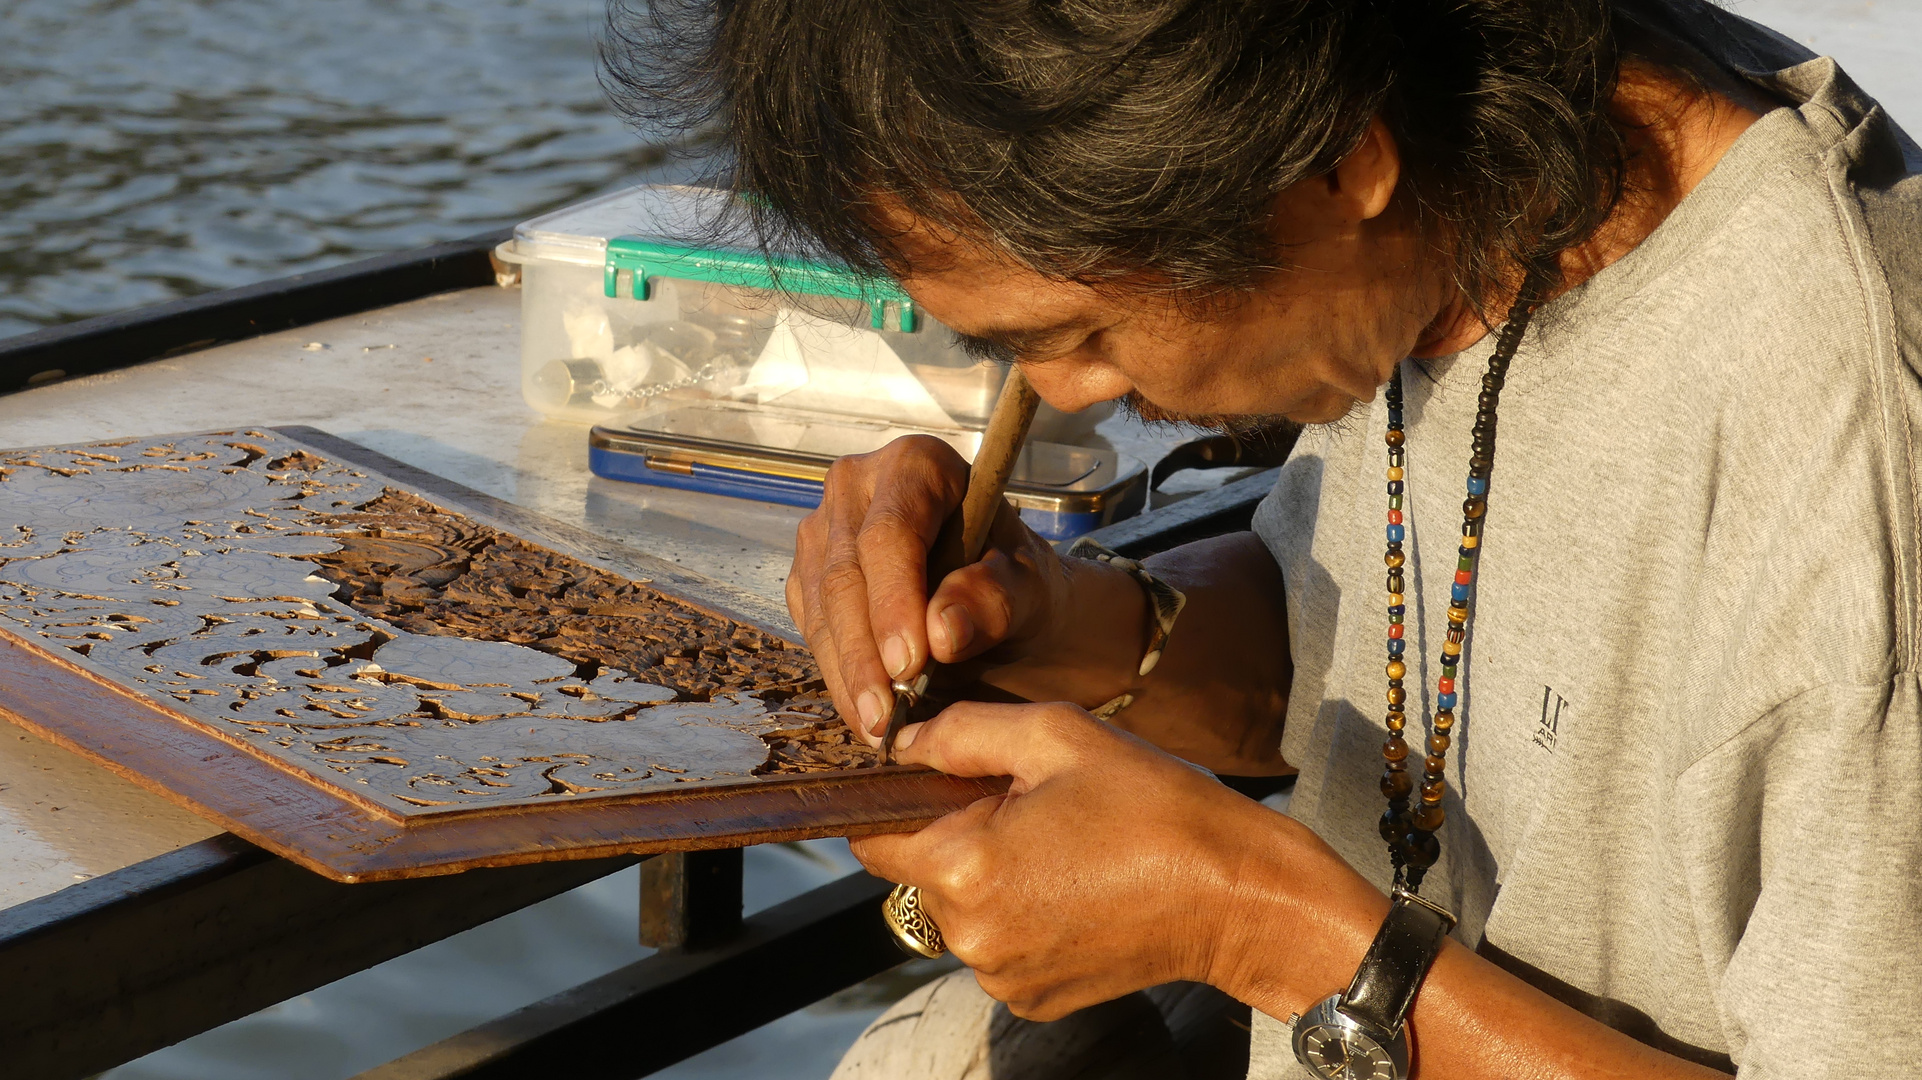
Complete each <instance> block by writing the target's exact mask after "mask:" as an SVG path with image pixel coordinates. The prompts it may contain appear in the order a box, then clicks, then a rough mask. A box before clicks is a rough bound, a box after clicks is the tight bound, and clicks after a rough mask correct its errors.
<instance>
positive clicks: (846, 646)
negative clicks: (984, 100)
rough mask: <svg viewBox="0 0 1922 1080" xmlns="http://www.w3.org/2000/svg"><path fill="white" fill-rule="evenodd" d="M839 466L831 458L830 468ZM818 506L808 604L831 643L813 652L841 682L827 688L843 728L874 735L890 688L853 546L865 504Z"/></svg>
mask: <svg viewBox="0 0 1922 1080" xmlns="http://www.w3.org/2000/svg"><path fill="white" fill-rule="evenodd" d="M840 464H841V463H840V462H836V468H839V467H840ZM823 506H824V507H826V508H829V514H830V519H829V523H828V527H827V542H826V545H825V552H824V555H823V557H822V567H821V577H820V582H819V585H818V587H817V589H816V593H817V595H816V597H815V600H814V601H813V603H815V604H818V606H819V608H820V611H819V614H818V615H817V616H816V618H817V619H818V624H817V625H818V626H819V627H820V630H819V633H820V634H821V635H822V636H824V637H827V638H831V639H832V640H833V646H832V648H831V650H828V651H827V652H825V653H824V652H822V651H820V650H817V651H816V653H815V656H816V658H817V659H820V660H823V665H822V666H823V668H826V667H827V663H826V662H825V661H826V657H827V656H832V658H833V666H834V668H835V669H836V671H837V673H838V679H839V681H840V684H841V685H840V688H839V689H838V690H836V689H835V687H834V685H833V683H832V682H830V683H829V689H830V691H831V692H833V693H834V701H835V704H836V705H838V706H839V707H840V709H841V713H842V715H843V716H845V717H851V718H853V719H852V720H851V722H850V723H849V724H848V726H849V727H851V728H854V729H855V730H857V731H865V732H867V733H869V734H873V735H879V734H880V733H881V732H882V731H884V730H885V729H886V727H887V718H888V712H889V709H890V703H891V702H892V700H893V692H892V691H891V690H890V689H889V687H888V684H889V679H888V674H887V669H886V668H885V667H883V666H882V663H881V654H880V651H879V650H877V649H876V648H875V644H874V632H873V629H872V627H871V626H870V624H869V622H868V583H867V575H866V574H865V573H863V572H862V570H861V559H860V551H859V548H858V546H857V543H858V540H859V536H860V529H861V522H862V520H863V519H864V518H865V517H866V510H867V506H866V502H865V501H864V500H859V499H855V498H846V497H837V498H835V499H834V500H833V501H832V503H823ZM810 640H812V636H811V637H810Z"/></svg>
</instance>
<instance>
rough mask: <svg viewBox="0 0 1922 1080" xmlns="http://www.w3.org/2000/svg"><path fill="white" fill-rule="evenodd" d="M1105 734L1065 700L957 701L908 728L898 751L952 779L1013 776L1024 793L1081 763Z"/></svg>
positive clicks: (902, 756) (905, 758)
mask: <svg viewBox="0 0 1922 1080" xmlns="http://www.w3.org/2000/svg"><path fill="white" fill-rule="evenodd" d="M1105 731H1106V728H1105V726H1104V725H1103V724H1102V723H1101V722H1100V721H1098V720H1096V719H1094V718H1093V717H1092V716H1089V715H1088V713H1087V710H1085V709H1082V708H1080V707H1079V706H1076V705H1069V704H1066V703H1062V702H1054V703H1048V704H1039V705H1037V704H1029V703H1021V704H1013V705H1009V704H1001V703H995V702H986V701H958V702H955V703H954V704H953V705H950V706H948V707H947V708H946V709H943V710H942V711H941V714H940V715H938V716H936V717H935V718H934V719H932V720H929V721H927V722H926V723H921V724H915V725H912V726H910V727H908V728H906V729H905V730H903V731H902V732H901V741H900V742H899V743H898V744H897V745H896V747H895V753H896V756H897V757H899V758H900V760H901V761H903V762H907V763H909V764H914V765H926V766H928V767H930V768H933V769H938V770H940V771H941V772H944V773H947V774H948V775H950V776H1011V777H1013V778H1014V785H1013V787H1012V789H1011V790H1012V791H1013V792H1014V793H1015V794H1020V793H1021V792H1024V791H1027V790H1030V789H1032V788H1033V787H1035V786H1036V785H1038V784H1040V783H1042V782H1043V781H1045V780H1047V779H1048V778H1049V777H1051V776H1053V775H1055V774H1056V773H1058V772H1061V771H1062V770H1064V769H1067V768H1071V767H1073V766H1074V765H1076V764H1077V763H1079V762H1080V761H1081V760H1083V758H1084V757H1085V756H1086V751H1087V749H1088V744H1089V742H1090V741H1091V739H1098V738H1100V737H1101V736H1102V734H1103V733H1104V732H1105Z"/></svg>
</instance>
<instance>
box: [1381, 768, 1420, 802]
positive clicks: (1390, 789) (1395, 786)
mask: <svg viewBox="0 0 1922 1080" xmlns="http://www.w3.org/2000/svg"><path fill="white" fill-rule="evenodd" d="M1413 790H1415V778H1414V777H1412V776H1409V775H1408V770H1407V769H1403V768H1399V767H1393V768H1389V769H1385V770H1383V771H1382V774H1381V793H1382V797H1383V798H1388V799H1406V798H1407V797H1408V793H1409V792H1411V791H1413Z"/></svg>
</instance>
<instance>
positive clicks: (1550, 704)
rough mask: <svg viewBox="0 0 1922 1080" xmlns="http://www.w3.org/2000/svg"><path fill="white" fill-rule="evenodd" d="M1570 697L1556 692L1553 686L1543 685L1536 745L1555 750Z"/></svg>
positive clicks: (1536, 728) (1550, 751)
mask: <svg viewBox="0 0 1922 1080" xmlns="http://www.w3.org/2000/svg"><path fill="white" fill-rule="evenodd" d="M1568 711H1569V709H1568V699H1567V698H1565V697H1563V696H1562V695H1560V694H1558V693H1556V692H1555V688H1554V687H1552V686H1543V687H1542V718H1541V722H1540V723H1538V724H1536V725H1535V745H1536V746H1539V747H1541V748H1542V749H1544V750H1546V751H1548V752H1549V753H1551V754H1552V753H1554V752H1555V740H1556V738H1557V737H1558V736H1559V735H1560V733H1561V727H1562V720H1563V719H1564V718H1565V717H1566V716H1567V715H1568Z"/></svg>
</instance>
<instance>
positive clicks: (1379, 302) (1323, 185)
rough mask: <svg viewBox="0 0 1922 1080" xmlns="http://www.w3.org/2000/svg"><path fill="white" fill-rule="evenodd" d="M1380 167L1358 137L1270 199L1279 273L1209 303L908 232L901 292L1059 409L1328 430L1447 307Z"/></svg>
mask: <svg viewBox="0 0 1922 1080" xmlns="http://www.w3.org/2000/svg"><path fill="white" fill-rule="evenodd" d="M1384 143H1385V144H1386V145H1383V144H1384ZM1357 159H1362V160H1359V161H1358V160H1357ZM1392 159H1393V148H1392V142H1390V141H1389V140H1388V136H1387V133H1386V132H1385V130H1384V131H1380V132H1379V133H1373V132H1371V139H1370V141H1369V142H1365V143H1364V144H1363V146H1362V148H1360V149H1358V150H1357V151H1356V152H1355V153H1354V154H1351V155H1350V157H1349V159H1348V160H1347V161H1344V162H1343V164H1342V165H1341V166H1340V167H1338V168H1337V169H1336V170H1335V171H1334V172H1332V173H1330V174H1328V175H1327V176H1326V177H1315V178H1312V179H1309V180H1305V181H1303V182H1301V183H1299V184H1296V185H1294V186H1292V187H1290V188H1288V189H1287V190H1285V191H1284V192H1282V194H1281V195H1280V196H1279V197H1278V198H1277V199H1276V202H1275V210H1274V215H1273V218H1272V228H1273V230H1274V232H1273V235H1274V237H1275V238H1276V239H1277V240H1279V241H1280V243H1281V244H1282V245H1283V251H1284V252H1285V255H1286V258H1287V260H1288V262H1289V268H1288V269H1286V270H1283V271H1280V272H1277V273H1274V274H1271V275H1269V276H1268V277H1267V278H1266V279H1265V280H1264V281H1262V282H1260V283H1259V284H1257V285H1255V286H1253V287H1252V288H1250V289H1248V290H1245V291H1243V292H1240V293H1237V294H1236V295H1234V296H1231V297H1228V298H1225V299H1224V300H1223V301H1222V302H1220V303H1218V304H1212V305H1208V306H1206V307H1201V308H1197V306H1196V305H1187V306H1184V305H1182V304H1180V303H1177V302H1176V301H1174V300H1173V299H1171V298H1169V297H1167V296H1165V295H1162V294H1157V293H1156V292H1154V291H1152V290H1149V289H1142V290H1126V289H1116V288H1109V289H1102V290H1096V289H1094V288H1091V287H1089V286H1085V285H1079V284H1075V283H1071V282H1063V281H1060V280H1056V279H1052V278H1047V277H1043V276H1042V275H1040V274H1037V273H1035V272H1034V271H1032V270H1029V269H1027V268H1026V267H1022V266H1019V265H1016V264H1014V263H1013V262H1012V261H1011V260H1008V259H1006V258H1003V257H998V256H997V254H996V253H995V252H994V251H993V250H992V249H990V248H987V247H986V246H984V245H982V244H979V243H976V242H972V241H970V240H967V239H965V238H961V237H956V236H953V235H951V234H950V235H939V234H936V233H934V232H933V231H932V230H930V229H928V228H926V227H922V226H920V225H918V223H914V222H912V221H908V222H899V223H901V224H906V225H908V228H907V231H906V234H905V236H904V237H903V242H902V250H903V254H904V255H905V256H906V258H907V262H908V264H909V267H910V268H911V270H910V272H909V273H907V274H905V275H904V276H903V279H902V284H903V285H904V286H905V287H906V288H907V290H908V292H909V294H910V295H912V296H913V297H914V299H915V302H916V303H917V304H918V305H920V306H921V307H922V308H923V309H925V310H926V311H927V313H928V314H930V315H932V316H934V317H935V318H937V319H939V320H940V321H941V322H943V323H945V324H946V325H947V326H948V327H950V328H951V329H953V330H954V331H955V332H956V333H958V334H961V335H962V336H963V337H964V338H966V339H971V343H972V344H973V345H974V346H975V349H976V351H978V352H987V353H988V354H990V355H995V354H999V355H1005V356H1008V357H1009V358H1011V359H1014V360H1016V361H1018V362H1019V363H1020V364H1021V366H1022V369H1023V370H1024V371H1025V372H1026V373H1027V376H1028V379H1029V381H1030V382H1032V383H1033V384H1034V387H1035V389H1036V390H1037V391H1038V392H1039V393H1040V394H1041V397H1042V398H1043V399H1044V400H1045V401H1047V402H1048V404H1050V405H1053V406H1054V407H1055V408H1057V409H1061V410H1063V411H1067V412H1073V411H1078V410H1080V409H1083V408H1086V407H1088V406H1090V405H1093V404H1095V403H1097V402H1102V401H1108V400H1112V399H1116V398H1124V397H1129V396H1130V395H1133V398H1134V400H1135V402H1136V403H1137V404H1138V405H1139V406H1140V407H1141V409H1142V411H1143V412H1144V413H1145V414H1147V415H1148V416H1149V417H1150V418H1155V417H1157V416H1169V415H1171V414H1172V415H1180V416H1283V417H1286V418H1288V419H1290V420H1294V421H1297V422H1300V423H1325V422H1328V421H1333V420H1337V419H1340V418H1341V417H1342V416H1343V415H1345V414H1346V413H1347V412H1348V411H1349V410H1350V409H1351V408H1353V407H1354V406H1355V404H1356V403H1358V402H1365V401H1369V400H1372V399H1373V398H1374V395H1375V392H1376V389H1377V388H1378V387H1380V386H1381V385H1382V384H1383V383H1384V382H1386V381H1387V380H1388V377H1389V375H1390V374H1391V373H1392V372H1393V370H1394V365H1395V364H1396V363H1397V362H1398V361H1399V360H1400V359H1401V358H1402V357H1404V356H1407V355H1409V354H1410V353H1411V352H1413V351H1417V350H1418V347H1419V346H1421V345H1422V344H1424V338H1425V331H1427V330H1428V328H1429V327H1430V326H1431V325H1432V324H1434V323H1435V322H1436V320H1437V317H1438V315H1439V314H1440V313H1441V309H1442V307H1443V301H1444V299H1445V297H1446V291H1445V290H1444V289H1441V288H1439V287H1437V284H1436V282H1437V280H1439V279H1441V276H1440V275H1438V274H1437V273H1436V272H1435V270H1434V266H1433V263H1432V260H1431V259H1430V257H1429V253H1428V250H1427V245H1426V244H1425V243H1424V242H1423V241H1422V239H1421V237H1420V236H1419V234H1418V231H1417V230H1416V229H1414V228H1413V226H1412V224H1411V223H1409V222H1408V221H1407V220H1406V215H1404V214H1402V213H1401V212H1399V208H1398V207H1397V206H1395V205H1394V203H1393V200H1392V193H1393V189H1394V179H1395V174H1396V171H1397V169H1396V166H1397V163H1396V162H1395V161H1394V160H1392ZM897 221H898V219H897ZM1426 336H1427V337H1431V338H1432V337H1433V336H1434V335H1433V334H1427V335H1426Z"/></svg>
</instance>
